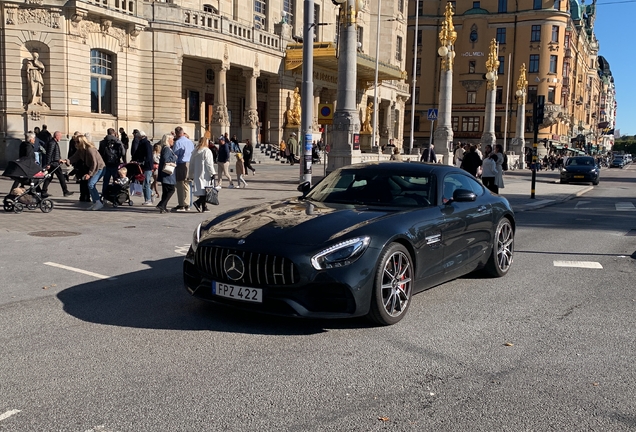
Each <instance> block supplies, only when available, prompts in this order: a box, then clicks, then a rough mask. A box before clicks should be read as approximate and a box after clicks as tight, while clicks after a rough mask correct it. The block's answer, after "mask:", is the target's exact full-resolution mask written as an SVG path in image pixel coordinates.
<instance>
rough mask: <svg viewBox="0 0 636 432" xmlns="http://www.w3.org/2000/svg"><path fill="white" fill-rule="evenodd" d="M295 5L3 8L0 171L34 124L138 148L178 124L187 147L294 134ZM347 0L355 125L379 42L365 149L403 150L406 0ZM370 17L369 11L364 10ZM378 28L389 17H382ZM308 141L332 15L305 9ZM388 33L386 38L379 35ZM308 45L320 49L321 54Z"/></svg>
mask: <svg viewBox="0 0 636 432" xmlns="http://www.w3.org/2000/svg"><path fill="white" fill-rule="evenodd" d="M303 3H304V2H303V1H302V0H202V1H201V0H199V1H196V0H173V1H168V2H160V1H142V0H73V1H63V0H26V1H15V2H12V1H3V2H2V3H1V4H0V6H1V13H2V19H1V21H0V47H1V48H2V53H3V55H2V57H1V58H0V63H1V64H0V163H2V162H4V161H6V160H10V159H13V158H15V157H17V154H18V150H17V149H18V145H19V143H20V141H21V140H23V139H24V133H25V132H26V131H28V130H33V128H34V127H36V126H40V125H42V124H46V125H47V126H48V129H49V130H50V131H54V130H59V131H61V132H62V133H63V136H64V137H65V138H66V139H68V137H69V136H71V135H72V134H73V132H74V131H80V132H88V133H90V134H91V136H92V139H93V141H99V140H100V139H101V138H102V137H103V136H104V135H105V133H106V129H107V128H111V127H112V128H114V129H116V130H117V129H119V128H124V129H125V130H126V131H127V132H128V133H130V132H131V131H132V129H139V130H143V131H145V132H146V133H147V135H148V136H149V137H150V138H154V139H159V138H160V137H161V136H162V135H163V134H164V133H167V132H169V131H171V130H173V129H174V127H175V126H178V125H180V126H183V127H184V129H185V131H186V132H187V133H188V134H189V135H190V136H191V137H192V138H194V139H198V138H199V137H201V136H203V135H204V134H205V133H206V131H209V133H210V134H211V135H212V136H218V135H220V134H222V133H225V132H227V133H229V134H230V135H234V134H236V135H237V136H238V138H239V139H241V140H245V139H247V138H250V139H252V140H253V142H256V140H259V141H261V142H271V143H278V142H280V140H281V139H286V138H287V137H288V136H289V134H290V133H291V132H292V131H293V130H298V128H299V125H298V124H296V123H295V122H294V121H293V120H291V122H290V121H288V120H287V118H286V116H285V113H286V112H288V111H289V110H290V109H293V104H294V102H295V101H294V91H295V89H296V88H300V87H301V83H302V73H301V71H302V68H299V67H298V66H299V65H301V64H302V56H301V57H300V59H299V58H298V53H299V52H300V51H302V50H299V49H298V48H299V47H302V35H303V27H304V25H303V23H304V17H303ZM384 3H385V4H383V5H382V11H380V12H381V14H380V15H381V16H382V19H381V32H382V34H384V35H387V36H386V37H384V38H382V39H380V40H378V39H377V38H375V35H376V31H375V26H376V24H377V16H378V10H377V3H376V2H372V1H360V2H357V5H358V6H357V7H358V8H359V10H357V11H356V12H355V13H356V14H357V18H358V37H359V43H358V56H357V58H358V80H357V83H356V85H357V89H358V104H359V111H360V116H361V119H362V121H364V120H365V116H366V114H367V106H368V100H367V99H368V95H372V94H373V88H372V87H373V73H371V72H374V71H375V64H376V61H375V60H376V59H375V46H376V43H379V44H380V46H381V50H380V53H381V55H380V57H379V59H378V65H379V69H380V70H381V74H380V82H381V86H380V88H379V102H378V107H379V113H380V119H379V121H380V123H379V124H380V126H381V127H380V128H379V136H378V137H376V141H381V142H383V143H386V142H388V141H389V140H391V139H394V140H396V141H397V142H401V140H402V125H403V124H404V121H403V118H404V111H405V110H404V102H405V101H406V99H407V98H408V95H409V90H408V85H405V84H404V81H403V79H404V76H405V75H404V73H403V70H404V66H405V62H406V56H405V51H404V50H405V49H406V32H407V19H406V12H405V9H404V8H405V1H398V2H384ZM374 8H375V9H374ZM387 17H388V18H390V19H388V18H387ZM314 18H315V19H314V21H315V24H318V25H316V26H315V27H314V28H315V31H316V32H315V33H316V34H315V41H314V43H315V47H316V48H315V51H316V52H317V55H316V60H315V63H314V65H315V66H314V77H313V78H314V100H313V101H303V104H307V103H312V104H313V106H314V131H315V132H318V130H319V124H318V109H317V108H318V105H319V104H320V103H334V104H335V103H337V100H336V89H337V76H338V73H337V60H336V47H337V35H338V26H337V25H336V24H337V22H338V7H337V6H335V5H334V4H333V3H332V2H331V1H329V0H316V1H315V2H314ZM388 35H391V36H390V37H389V36H388ZM320 48H323V49H322V50H321V49H320Z"/></svg>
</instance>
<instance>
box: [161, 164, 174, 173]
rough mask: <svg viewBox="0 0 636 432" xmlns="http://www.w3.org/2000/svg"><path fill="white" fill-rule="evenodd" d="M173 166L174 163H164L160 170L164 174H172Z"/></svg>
mask: <svg viewBox="0 0 636 432" xmlns="http://www.w3.org/2000/svg"><path fill="white" fill-rule="evenodd" d="M174 168H175V167H174V165H164V166H163V169H162V170H161V171H162V172H163V173H164V174H168V175H172V173H173V172H174Z"/></svg>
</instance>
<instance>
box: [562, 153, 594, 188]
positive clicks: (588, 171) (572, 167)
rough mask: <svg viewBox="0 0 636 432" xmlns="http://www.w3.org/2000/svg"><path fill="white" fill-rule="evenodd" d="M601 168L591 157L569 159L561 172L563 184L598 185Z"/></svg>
mask: <svg viewBox="0 0 636 432" xmlns="http://www.w3.org/2000/svg"><path fill="white" fill-rule="evenodd" d="M600 171H601V170H600V168H599V167H598V165H596V161H595V160H594V158H593V157H591V156H575V157H569V158H567V160H566V161H565V166H564V167H563V170H561V183H586V182H591V183H592V184H594V185H597V184H598V182H599V180H600V176H601V174H600Z"/></svg>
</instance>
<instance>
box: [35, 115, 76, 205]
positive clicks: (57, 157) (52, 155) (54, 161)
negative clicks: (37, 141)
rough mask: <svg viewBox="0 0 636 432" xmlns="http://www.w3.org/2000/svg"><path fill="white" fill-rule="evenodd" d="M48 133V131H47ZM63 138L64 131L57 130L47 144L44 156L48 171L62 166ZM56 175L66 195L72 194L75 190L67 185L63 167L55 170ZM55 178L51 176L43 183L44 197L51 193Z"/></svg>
mask: <svg viewBox="0 0 636 432" xmlns="http://www.w3.org/2000/svg"><path fill="white" fill-rule="evenodd" d="M45 128H46V125H42V129H43V130H45ZM47 133H48V131H47ZM61 139H62V132H60V131H55V133H54V134H53V136H52V137H51V139H50V140H49V142H48V143H47V144H46V155H45V156H46V157H45V158H44V166H45V169H46V170H47V171H51V170H55V169H56V168H58V167H59V166H60V162H61V161H62V160H63V159H62V156H61V154H60V140H61ZM55 176H56V177H57V179H58V180H59V182H60V186H61V187H62V192H63V193H64V196H65V197H66V196H71V195H73V192H70V191H69V190H68V187H67V185H66V179H65V178H64V174H63V173H62V169H61V168H59V169H57V170H55ZM52 180H53V176H50V177H49V178H47V179H46V180H45V181H44V184H43V185H42V198H47V197H49V196H50V195H49V194H48V190H49V185H50V184H51V181H52Z"/></svg>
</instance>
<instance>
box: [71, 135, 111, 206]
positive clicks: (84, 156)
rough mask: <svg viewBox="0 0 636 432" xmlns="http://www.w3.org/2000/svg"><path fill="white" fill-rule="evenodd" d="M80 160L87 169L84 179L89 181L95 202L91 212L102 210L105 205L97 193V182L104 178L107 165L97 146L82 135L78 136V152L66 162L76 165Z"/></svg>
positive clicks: (89, 188)
mask: <svg viewBox="0 0 636 432" xmlns="http://www.w3.org/2000/svg"><path fill="white" fill-rule="evenodd" d="M79 160H81V161H83V162H84V165H86V168H87V172H86V174H84V176H83V177H82V178H83V179H84V180H87V181H88V191H89V193H90V195H91V200H92V201H93V205H92V206H90V207H89V210H100V209H101V208H102V207H104V204H103V203H102V202H101V201H100V197H99V192H97V182H98V181H99V180H100V179H101V178H102V174H103V170H104V166H105V164H104V160H103V159H102V157H101V155H100V154H99V152H98V151H97V148H96V147H95V145H93V143H92V142H90V141H89V140H88V139H87V138H86V136H85V135H81V134H80V135H78V136H77V151H76V152H75V154H73V156H71V157H70V158H69V159H66V160H64V162H65V163H67V164H68V163H71V164H75V163H77V161H79Z"/></svg>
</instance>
